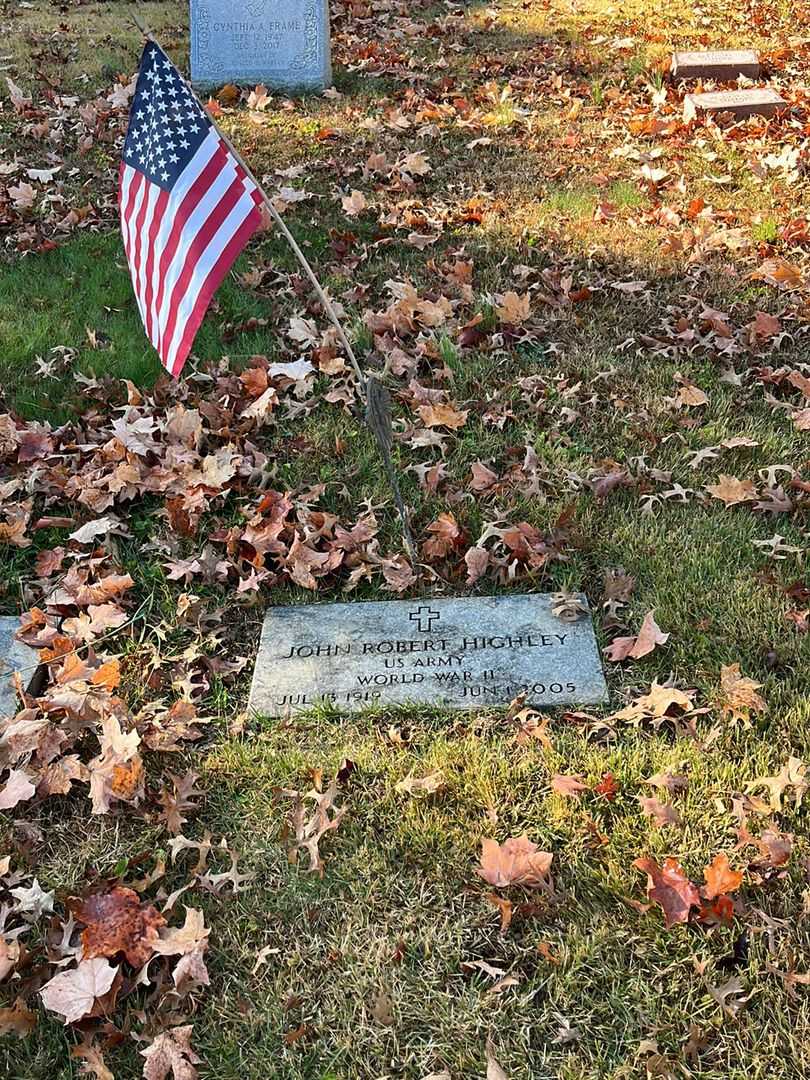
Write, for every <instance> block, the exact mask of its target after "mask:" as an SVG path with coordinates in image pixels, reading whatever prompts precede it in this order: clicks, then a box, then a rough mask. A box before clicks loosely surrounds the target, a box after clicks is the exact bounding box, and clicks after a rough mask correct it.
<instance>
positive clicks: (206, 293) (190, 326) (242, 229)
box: [172, 207, 262, 378]
mask: <svg viewBox="0 0 810 1080" xmlns="http://www.w3.org/2000/svg"><path fill="white" fill-rule="evenodd" d="M261 220H262V215H261V213H260V212H259V209H258V207H256V209H254V210H251V211H250V213H249V214H248V216H247V217H246V218H245V219H244V221H243V222H242V224H241V225H240V226H239V229H238V230H237V231H236V232H235V233H234V234H233V236H232V237H231V239H230V241H229V242H228V244H227V245H226V246H225V248H224V249H223V251H222V254H221V255H220V257H219V258H218V259H217V261H216V262H215V263H214V265H213V266H212V267H211V270H210V271H209V273H208V277H207V278H206V279H205V282H204V284H203V286H202V288H201V289H200V293H199V296H198V297H197V302H196V303H195V305H194V308H193V310H192V312H191V315H190V316H189V318H188V320H187V321H186V325H185V329H184V331H183V336H182V338H181V339H180V344H179V345H178V347H177V355H176V356H175V359H174V363H173V364H172V375H174V377H175V378H177V376H178V375H179V374H180V371H181V370H182V367H183V364H185V362H186V359H187V357H188V354H189V352H190V351H191V346H192V344H193V342H194V336H195V334H196V333H197V330H198V329H199V327H200V323H201V322H202V321H203V318H204V316H205V313H206V311H207V310H208V305H209V304H210V302H211V299H212V297H213V295H214V293H215V292H216V291H217V289H218V288H219V286H220V284H221V283H222V279H223V278H224V277H225V275H226V274H227V273H228V270H229V269H230V268H231V265H232V264H233V262H234V260H235V259H236V258H237V256H238V255H239V252H240V251H241V250H242V248H243V247H244V246H245V244H246V243H247V242H248V240H249V239H250V237H251V236H252V235H253V233H254V232H255V231H256V229H258V227H259V225H260V224H261Z"/></svg>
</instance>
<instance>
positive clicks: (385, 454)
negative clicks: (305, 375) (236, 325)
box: [132, 12, 416, 563]
mask: <svg viewBox="0 0 810 1080" xmlns="http://www.w3.org/2000/svg"><path fill="white" fill-rule="evenodd" d="M132 21H133V22H134V23H135V25H136V26H137V27H138V29H139V30H140V32H141V33H142V34H143V36H144V37H145V38H146V39H147V40H148V41H154V42H155V44H157V39H156V38H155V36H154V34H153V33H152V31H151V30H150V29H149V27H148V26H147V25H146V23H145V22H144V21H143V19H141V17H140V15H138V13H137V12H133V13H132ZM202 109H203V112H204V113H205V115H206V116H207V117H208V119H209V120H210V121H211V123H212V124H213V126H214V129H215V130H216V132H217V134H218V135H219V137H220V138H221V139H222V141H223V142H224V143H225V145H226V146H227V147H228V149H229V150H230V152H231V153H232V154H233V156H234V157H235V158H236V160H237V161H238V162H239V164H240V165H241V166H242V168H243V169H244V170H245V172H246V174H247V175H248V177H249V178H250V179H251V180H252V182H253V183H254V184H255V185H256V190H257V191H258V192H259V194H260V195H261V197H262V203H263V204H264V206H265V207H266V208H267V211H268V213H269V214H270V216H271V218H272V219H273V221H274V223H275V224H276V225H277V226H278V228H279V230H280V231H281V233H282V235H283V236H284V239H285V240H286V241H287V243H288V244H289V245H290V247H291V248H292V250H293V253H294V254H295V257H296V258H297V259H298V261H299V263H300V264H301V267H302V269H303V270H304V273H305V274H306V275H307V277H308V278H309V280H310V284H311V285H312V288H313V289H314V290H315V293H316V295H317V297H318V299H319V300H320V302H321V306H322V308H323V310H324V312H325V313H326V315H327V317H328V319H329V321H330V322H331V323H332V325H333V326H334V328H335V331H336V332H337V336H338V339H339V341H340V343H341V345H342V346H343V348H344V349H345V350H346V355H347V356H348V358H349V360H350V362H351V365H352V367H353V368H354V373H355V375H356V376H357V381H358V383H359V386H360V396H361V398H362V399H363V400H364V402H365V405H366V420H367V422H368V424H369V427H370V428H371V430H372V431H373V433H374V437H375V439H376V441H377V446H378V447H379V450H380V455H381V456H382V459H383V463H384V464H385V471H386V473H387V476H388V481H389V483H390V484H391V488H392V491H393V493H394V501H395V503H396V507H397V510H398V512H399V516H400V520H401V521H402V536H403V539H404V541H405V547H406V548H407V551H408V556H409V558H410V560H411V562H412V563H415V562H416V548H415V545H414V542H413V537H412V536H411V528H410V524H409V521H408V513H407V510H406V509H405V503H404V502H403V500H402V495H401V494H400V490H399V484H398V483H397V477H396V472H395V471H394V465H393V462H392V460H391V445H392V440H391V435H390V426H391V424H390V398H389V397H388V392H387V391H386V390H385V387H384V386H383V385H382V383H380V382H379V381H378V380H377V379H375V378H374V377H373V376H368V377H366V376H365V375H364V374H363V371H362V368H361V367H360V364H359V363H358V361H357V357H356V356H355V354H354V349H353V348H352V347H351V344H350V343H349V339H348V337H347V336H346V334H345V332H344V330H343V326H342V325H341V322H340V319H339V318H338V316H337V312H336V311H335V309H334V307H333V306H332V301H331V300H330V299H329V296H328V295H327V293H326V290H325V289H324V288H323V286H322V285H321V283H320V282H319V281H318V279H317V277H316V276H315V271H314V270H313V269H312V267H311V266H310V264H309V260H308V259H307V257H306V255H305V254H304V253H303V251H302V250H301V248H300V247H299V246H298V242H297V241H296V239H295V237H294V236H293V234H292V233H291V232H290V230H289V229H288V228H287V225H286V223H285V222H284V220H283V218H282V217H281V214H279V212H278V210H276V208H275V206H273V203H272V201H271V199H270V197H269V195H268V194H267V192H266V191H265V190H264V188H263V187H262V185H261V184H260V183H259V181H258V180H257V179H256V177H255V175H254V174H253V170H252V169H251V168H250V166H249V165H248V163H247V162H246V161H245V159H244V158H243V157H242V155H241V154H240V153H239V151H238V150H237V149H236V147H235V146H234V145H233V143H232V142H231V140H230V139H229V138H228V136H227V135H226V134H225V132H224V131H223V130H222V128H221V127H220V126H219V124H218V123H217V122H216V119H215V118H214V117H213V116H212V115H211V113H210V112H209V111H208V109H207V108H206V106H205V105H203V106H202ZM381 409H382V410H385V409H387V417H385V416H381Z"/></svg>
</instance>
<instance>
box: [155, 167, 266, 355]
mask: <svg viewBox="0 0 810 1080" xmlns="http://www.w3.org/2000/svg"><path fill="white" fill-rule="evenodd" d="M244 193H245V187H244V184H243V183H242V181H241V180H238V179H236V178H235V177H234V180H233V183H232V184H230V186H229V187H228V190H227V191H226V192H225V194H224V195H223V196H222V198H221V199H220V200H219V202H218V203H217V206H216V213H213V214H209V216H208V218H207V219H206V221H205V224H204V225H203V226H202V228H201V229H200V230H199V232H198V233H197V234H196V235H195V237H194V239H193V240H192V241H191V243H190V244H189V246H188V247H187V248H186V251H185V260H184V263H183V270H182V272H181V274H180V276H179V277H178V279H177V281H176V282H175V286H174V290H173V291H172V295H171V297H170V301H169V318H168V319H167V320H166V325H165V327H164V328H163V334H162V338H161V347H162V348H161V355H162V356H163V359H164V360H166V359H167V350H168V349H170V348H171V344H172V338H173V337H174V329H175V324H176V322H177V313H178V310H179V307H180V301H181V300H182V298H183V294H184V293H185V291H186V288H187V287H188V283H189V281H190V280H191V277H192V275H193V273H194V269H195V267H196V265H197V262H198V260H199V258H200V256H201V255H202V254H203V252H204V251H205V249H206V248H207V247H208V244H209V242H210V241H211V239H212V237H214V236H215V235H216V232H217V230H218V229H219V227H220V225H221V224H222V222H223V221H224V220H225V218H226V217H227V216H228V214H229V213H230V212H231V210H232V209H233V208H234V206H236V204H237V202H238V201H239V199H240V198H241V196H242V195H244Z"/></svg>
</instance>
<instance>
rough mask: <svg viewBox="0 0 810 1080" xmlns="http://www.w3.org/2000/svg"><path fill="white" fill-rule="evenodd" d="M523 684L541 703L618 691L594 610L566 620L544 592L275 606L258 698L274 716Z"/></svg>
mask: <svg viewBox="0 0 810 1080" xmlns="http://www.w3.org/2000/svg"><path fill="white" fill-rule="evenodd" d="M580 599H581V600H582V602H583V604H585V598H584V597H580ZM523 692H525V693H526V695H527V702H529V703H530V704H534V705H559V704H571V703H573V702H576V703H579V704H583V705H584V704H593V703H596V702H599V701H604V700H605V699H606V698H607V686H606V685H605V679H604V676H603V674H602V665H601V663H600V660H599V650H598V648H597V645H596V639H595V637H594V632H593V625H592V623H591V619H590V617H589V615H587V614H586V615H584V616H583V617H582V618H580V619H577V620H576V621H573V622H572V621H569V620H566V619H561V618H559V617H557V616H555V615H553V614H552V611H551V597H550V596H549V595H548V594H542V593H533V594H529V595H524V596H490V597H481V596H479V597H461V598H456V599H442V600H383V601H363V602H357V603H353V604H307V605H301V606H297V607H275V608H271V609H270V610H269V611H268V612H267V614H266V616H265V621H264V627H263V629H262V637H261V643H260V645H259V652H258V656H257V658H256V667H255V669H254V672H253V685H252V687H251V691H250V701H249V706H248V707H249V709H250V710H251V711H252V712H254V713H257V714H259V715H262V716H284V715H286V714H287V713H289V712H294V711H296V710H298V709H306V708H311V707H312V706H313V705H316V704H318V703H319V702H321V701H326V702H328V703H330V704H332V705H333V706H334V707H335V708H337V709H339V710H341V711H354V710H356V709H362V708H365V707H367V706H369V705H390V704H405V703H407V702H411V703H416V704H422V705H436V706H449V707H451V708H458V709H474V708H481V707H482V706H486V705H504V704H508V703H509V702H510V701H512V700H513V698H515V697H516V696H517V695H518V694H520V693H523Z"/></svg>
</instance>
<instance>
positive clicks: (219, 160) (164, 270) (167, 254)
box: [153, 150, 227, 359]
mask: <svg viewBox="0 0 810 1080" xmlns="http://www.w3.org/2000/svg"><path fill="white" fill-rule="evenodd" d="M225 165H227V159H225V155H224V154H222V152H221V150H217V152H216V153H214V154H212V156H211V158H210V159H209V161H208V163H207V164H206V166H205V168H204V169H203V170H202V172H201V173H200V175H199V176H198V177H197V179H196V180H195V181H194V183H193V184H192V185H191V187H190V188H189V189H188V191H187V192H186V194H185V196H184V197H183V200H182V202H181V203H180V205H179V206H178V207H177V209H176V210H175V212H174V213H175V217H174V222H173V224H172V231H171V233H170V234H169V237H168V239H167V240H166V243H165V245H164V247H163V253H162V254H161V256H160V266H159V270H158V277H159V279H160V288H159V289H158V293H157V296H156V297H155V311H156V312H157V315H158V322H159V321H160V311H161V308H162V307H163V299H164V291H165V289H166V278H167V274H168V270H169V267H170V266H171V263H172V260H173V259H174V257H175V255H176V254H177V246H178V244H179V242H180V238H181V236H182V235H183V229H184V227H185V225H186V222H187V221H188V219H189V218H190V217H191V215H192V214H193V213H194V211H195V210H196V208H197V206H198V205H199V203H200V202H202V200H203V199H204V198H205V196H206V194H207V192H208V190H209V189H210V188H211V186H212V185H213V183H214V182H215V180H216V178H217V176H218V175H219V173H220V172H221V171H222V169H223V167H224V166H225ZM163 329H164V328H163V327H162V326H158V337H157V339H154V340H153V344H155V347H156V348H157V349H158V351H159V352H160V351H161V345H162V342H163V340H164V333H163ZM158 341H160V343H161V344H160V345H158V344H157V342H158ZM161 357H162V358H163V359H165V357H163V355H162V353H161Z"/></svg>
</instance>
